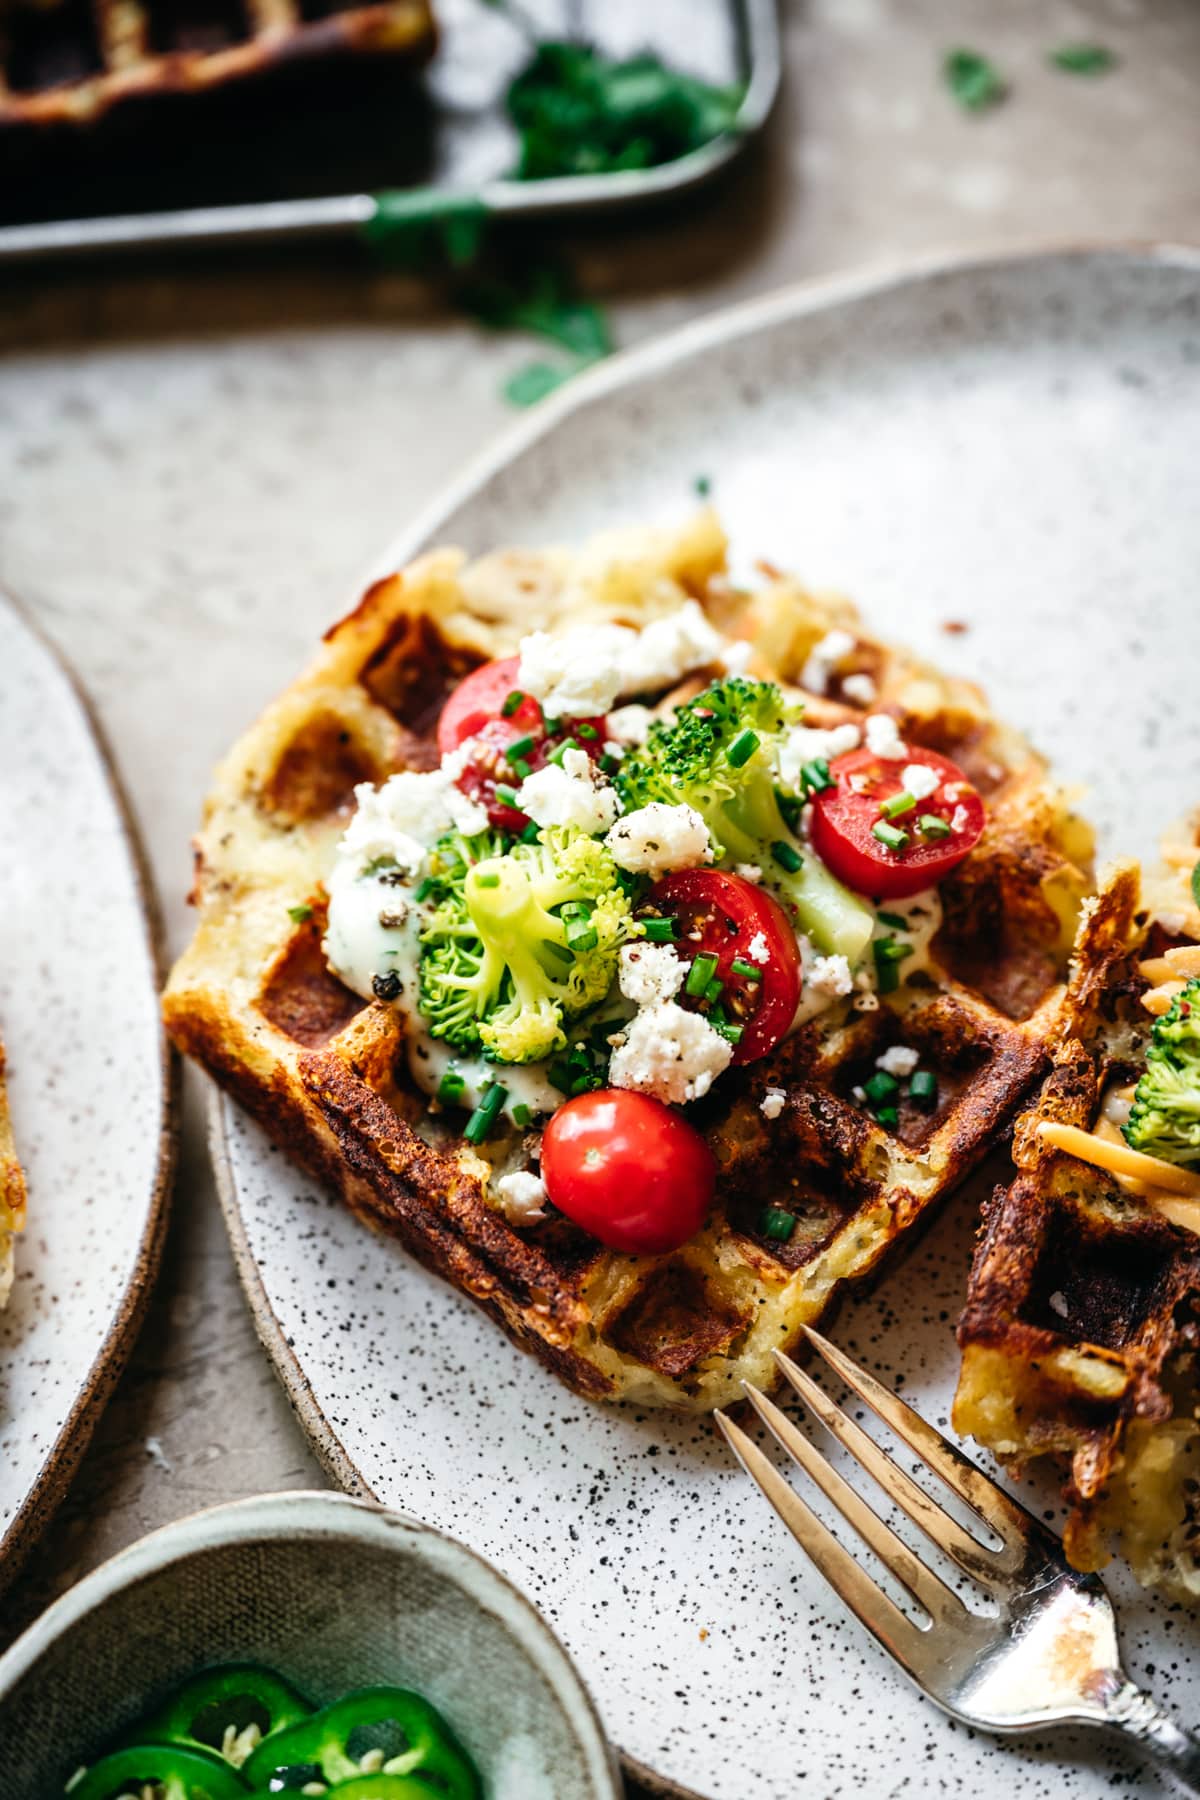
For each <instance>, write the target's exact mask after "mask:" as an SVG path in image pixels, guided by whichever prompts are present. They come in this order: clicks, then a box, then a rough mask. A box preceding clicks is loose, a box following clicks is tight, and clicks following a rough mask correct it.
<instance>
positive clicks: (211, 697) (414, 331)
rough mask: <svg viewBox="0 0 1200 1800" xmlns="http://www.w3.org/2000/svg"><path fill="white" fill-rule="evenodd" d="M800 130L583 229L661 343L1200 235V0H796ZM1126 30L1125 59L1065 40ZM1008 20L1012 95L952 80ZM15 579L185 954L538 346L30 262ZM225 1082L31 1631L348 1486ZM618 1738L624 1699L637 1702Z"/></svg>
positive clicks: (359, 281) (12, 321)
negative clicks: (227, 1177)
mask: <svg viewBox="0 0 1200 1800" xmlns="http://www.w3.org/2000/svg"><path fill="white" fill-rule="evenodd" d="M783 12H784V21H785V39H786V69H787V73H786V88H785V93H784V96H783V101H782V104H781V107H780V110H779V113H778V116H777V118H776V120H775V122H774V124H773V126H772V129H771V131H770V133H769V136H768V139H767V141H766V142H765V143H764V144H763V145H762V146H761V147H760V148H759V149H757V150H756V151H755V152H754V153H753V154H752V155H751V156H750V157H749V158H748V159H747V160H746V161H745V162H744V163H743V165H742V166H741V167H740V169H739V170H738V171H737V172H736V173H735V174H734V175H733V176H731V177H730V178H729V179H728V180H726V182H725V183H724V184H723V185H722V186H721V187H720V188H719V189H718V190H717V191H715V192H714V193H712V194H710V195H708V196H706V197H704V198H702V199H699V200H695V201H692V202H690V203H689V204H688V206H687V207H686V209H684V210H682V211H681V213H680V215H679V216H678V217H677V218H675V219H672V220H669V221H664V220H662V219H657V220H655V221H653V222H649V223H639V224H634V225H631V226H625V227H616V228H614V227H611V226H609V227H605V228H603V229H601V228H599V227H596V228H592V229H590V230H589V231H588V232H587V233H586V234H582V235H580V236H579V237H578V238H577V239H576V240H575V241H573V242H572V243H571V244H570V246H569V249H570V251H571V254H572V256H573V258H574V261H575V264H576V267H577V269H578V271H579V275H580V279H581V281H582V283H583V285H584V286H585V287H586V288H587V289H588V290H589V291H590V292H592V293H594V294H595V295H596V296H597V297H599V298H601V299H603V300H605V301H606V302H607V303H608V304H609V305H610V306H611V311H612V316H613V320H614V323H615V328H616V332H617V336H618V339H619V341H620V342H621V343H623V344H631V343H635V342H637V341H639V340H641V339H643V338H645V337H647V336H648V335H650V334H651V333H653V332H657V331H661V330H664V329H666V328H667V327H669V326H671V325H674V324H676V323H678V322H679V321H681V320H683V319H685V318H688V317H690V316H692V315H694V314H696V313H700V312H705V311H709V310H711V309H713V308H714V307H717V306H721V305H724V304H726V303H728V302H730V301H733V300H737V299H740V298H743V297H745V296H747V295H750V294H754V293H758V292H761V291H762V290H764V289H766V288H769V287H771V286H774V285H777V284H780V283H783V282H787V281H794V280H797V279H800V278H805V277H811V276H820V275H823V274H827V273H830V272H833V271H843V270H848V269H858V268H862V267H865V266H868V265H875V264H887V263H895V262H896V261H899V260H906V259H911V258H914V257H918V256H921V255H925V254H929V253H932V252H944V251H947V250H953V251H962V252H970V251H974V250H984V249H989V250H990V249H996V248H1002V247H1006V246H1013V245H1018V244H1019V245H1027V244H1030V243H1037V242H1043V243H1050V242H1061V241H1064V240H1065V241H1070V242H1081V241H1087V242H1107V243H1111V242H1120V241H1137V242H1147V241H1154V240H1170V241H1175V242H1197V241H1200V107H1198V106H1197V104H1196V94H1197V83H1198V82H1200V11H1198V10H1197V9H1196V8H1195V6H1194V5H1193V4H1192V0H1129V3H1128V4H1118V3H1117V0H1075V3H1074V4H1066V3H1062V4H1059V3H1057V0H1008V4H1007V5H1006V6H1005V7H1003V8H998V7H995V6H993V5H992V4H991V3H990V0H809V3H808V4H807V5H805V4H802V3H801V0H784V5H783ZM1080 40H1090V41H1096V42H1102V43H1104V44H1105V45H1107V46H1108V47H1110V48H1111V49H1112V50H1114V51H1115V52H1116V54H1117V57H1118V59H1119V60H1118V64H1117V67H1116V68H1115V69H1114V70H1113V71H1112V72H1111V73H1109V74H1107V75H1105V76H1103V77H1099V78H1095V79H1090V80H1089V79H1086V78H1084V77H1078V76H1077V77H1071V76H1068V75H1064V74H1060V73H1057V72H1056V71H1054V70H1052V69H1051V68H1050V67H1048V66H1047V63H1046V52H1047V50H1048V49H1050V48H1052V47H1053V46H1055V45H1057V44H1060V43H1062V42H1065V41H1072V42H1078V41H1080ZM956 44H966V45H971V46H973V47H976V48H979V49H984V50H987V51H988V52H989V53H990V54H992V55H993V56H994V58H995V59H996V61H997V62H998V63H999V64H1000V65H1001V66H1002V67H1003V69H1004V71H1005V73H1006V74H1007V76H1008V77H1009V79H1010V81H1011V93H1010V96H1009V98H1008V100H1007V101H1006V103H1005V104H1004V105H1003V106H1001V107H999V108H997V109H995V110H994V111H992V112H990V113H986V114H981V115H978V116H972V115H968V114H965V113H964V112H962V111H961V110H959V109H958V108H957V107H956V106H955V104H954V103H953V101H952V100H951V99H950V98H949V96H948V95H947V94H946V92H945V91H944V89H943V87H942V86H941V84H940V81H939V77H938V67H939V63H940V59H941V56H942V54H943V52H944V51H945V50H946V49H947V48H949V47H951V46H953V45H956ZM0 351H2V352H3V356H2V357H0V582H2V583H3V584H4V585H5V586H7V587H8V588H10V589H11V590H12V591H13V592H14V593H15V594H17V595H18V596H19V597H20V598H22V599H23V600H24V601H25V602H26V603H27V604H28V605H29V606H31V607H32V608H33V610H34V611H35V613H36V614H37V616H38V617H39V618H40V619H41V621H42V622H43V624H44V625H45V627H46V628H47V630H48V631H49V632H50V634H51V636H52V637H53V638H54V639H55V640H56V641H57V642H58V643H59V644H60V645H61V646H62V647H63V648H64V649H65V650H66V651H67V652H68V654H69V655H70V657H71V658H72V660H73V661H74V663H75V665H76V667H77V669H78V670H79V672H80V674H81V675H82V677H83V679H84V681H85V682H86V684H87V685H88V687H89V688H90V690H91V692H92V695H93V697H94V699H95V700H96V703H97V706H98V710H99V713H100V716H101V719H102V721H103V724H104V726H105V728H106V730H107V732H108V735H109V738H110V740H111V742H112V745H113V747H114V749H115V751H116V755H117V758H118V761H119V763H120V766H121V769H122V772H123V775H124V778H125V782H126V785H127V788H128V790H129V793H130V797H131V799H132V801H133V804H134V808H135V810H136V812H137V814H138V817H139V819H140V822H141V827H142V831H143V834H144V837H145V840H146V843H147V847H148V850H149V853H150V858H151V863H152V866H153V869H154V873H155V876H156V879H157V882H158V886H159V892H160V894H161V897H162V902H163V909H164V913H165V918H166V925H167V934H168V942H169V948H170V950H171V951H172V952H174V951H175V950H177V949H178V948H179V947H180V945H181V944H182V943H183V941H184V939H185V937H186V934H187V931H188V918H187V909H186V905H185V900H184V896H185V893H186V890H187V885H188V878H189V866H188V865H189V856H188V835H189V832H190V830H191V828H192V826H193V824H194V822H195V819H196V814H197V809H198V805H199V801H200V797H201V795H202V793H203V791H204V787H205V783H206V780H207V776H208V772H209V769H210V767H211V765H212V763H213V762H214V760H215V759H216V757H217V756H218V755H219V754H220V753H221V751H222V750H223V749H224V748H225V747H226V745H227V744H228V742H229V741H230V740H231V739H232V737H233V736H234V735H235V734H236V733H237V732H238V731H239V730H240V729H241V728H242V727H243V726H244V725H245V724H246V723H247V722H248V721H249V720H250V719H251V718H252V717H253V716H254V715H255V714H256V713H257V712H258V710H259V709H260V707H261V705H262V703H263V702H264V700H266V699H267V698H268V696H269V695H270V694H271V693H272V692H273V691H274V690H275V689H277V688H278V687H279V686H280V685H282V684H283V683H284V682H285V681H286V680H288V679H289V678H290V676H291V675H292V673H293V672H294V670H295V669H296V667H297V664H298V662H299V661H300V660H301V658H302V657H303V656H304V655H305V654H306V651H307V648H308V647H309V645H310V644H311V643H312V641H313V639H314V637H315V636H316V635H317V633H318V632H319V631H320V630H321V629H322V628H323V627H324V626H325V625H326V624H327V623H328V622H329V620H330V619H331V617H333V616H334V615H335V614H336V613H337V611H338V610H339V608H340V607H341V606H342V604H343V602H347V601H349V600H350V598H351V597H352V595H353V593H354V588H355V583H356V581H357V579H358V576H359V574H360V572H361V570H362V568H363V567H364V565H365V564H366V562H367V560H368V558H369V557H370V555H371V553H372V552H373V551H374V550H376V549H377V548H378V546H379V545H380V543H382V542H383V541H384V539H385V538H386V536H388V535H389V534H391V533H392V532H394V531H395V530H396V528H397V527H398V526H399V525H400V524H401V522H402V521H403V519H404V518H405V516H406V515H408V514H410V513H411V512H412V511H413V510H414V509H415V508H416V507H418V506H419V505H420V504H422V503H423V502H424V501H425V500H427V499H428V498H429V497H430V496H431V495H432V494H433V493H434V492H435V490H436V489H437V488H438V487H439V485H440V484H441V483H442V482H444V481H445V480H446V479H447V478H448V477H450V476H452V475H453V474H454V473H455V472H456V471H457V470H458V468H459V467H460V465H461V464H462V462H463V460H464V459H465V458H466V457H467V456H468V455H470V454H471V453H472V452H474V451H475V450H476V449H477V448H478V446H479V444H480V443H481V441H483V440H484V439H486V438H487V437H489V436H490V435H492V434H494V433H496V432H498V431H500V430H501V429H502V428H503V426H504V425H505V423H506V422H508V419H509V418H510V416H511V415H510V414H509V413H508V412H507V410H506V408H505V405H504V403H503V401H502V400H501V398H500V386H501V383H502V381H503V379H504V377H505V375H506V374H508V373H510V372H512V371H513V370H514V369H515V368H517V367H518V366H520V365H521V364H522V363H523V362H525V361H528V360H529V358H530V354H531V348H530V346H529V345H528V344H527V343H525V342H522V341H520V340H517V339H513V338H492V337H487V336H484V335H482V334H480V333H479V332H478V331H477V330H476V328H475V327H473V326H472V325H471V324H469V323H468V322H466V321H464V320H462V319H460V318H458V317H455V316H451V315H449V314H446V313H444V312H442V311H439V310H435V309H434V308H433V305H432V302H431V298H430V296H429V294H428V293H427V292H426V291H425V290H423V289H422V288H421V287H420V286H419V285H418V284H415V283H413V282H411V281H408V280H405V279H401V278H399V277H396V276H391V275H386V274H380V273H378V272H373V271H371V270H370V269H368V268H366V267H364V266H363V265H362V264H361V263H358V262H356V261H354V260H351V259H334V260H329V261H325V262H323V263H320V264H318V263H317V262H316V261H315V259H313V258H311V257H310V258H307V259H306V258H298V257H289V258H287V259H282V258H280V257H278V256H276V257H274V258H270V259H265V258H260V259H256V260H253V261H243V262H241V263H239V264H237V265H226V266H224V267H222V266H219V265H216V264H213V263H196V264H195V265H193V266H191V267H188V268H176V269H173V270H171V271H170V272H164V271H163V270H162V268H161V267H151V268H148V269H143V270H132V269H125V270H120V271H118V270H110V271H108V272H96V271H83V270H75V271H71V272H67V273H60V274H57V275H55V276H49V275H43V276H35V275H32V274H29V275H22V276H21V277H20V278H13V279H10V280H8V281H7V282H6V284H5V286H4V288H3V290H2V291H0ZM199 1102H200V1082H199V1080H198V1079H197V1078H195V1077H194V1076H192V1075H191V1073H190V1072H189V1075H188V1079H187V1081H186V1084H185V1111H184V1131H183V1144H182V1152H181V1160H180V1170H179V1178H178V1182H177V1187H176V1193H175V1203H174V1217H173V1221H172V1225H171V1230H170V1237H169V1241H168V1246H167V1253H166V1260H165V1264H164V1267H163V1271H162V1277H161V1280H160V1282H159V1284H158V1288H157V1291H156V1293H155V1295H154V1298H153V1301H152V1303H151V1306H150V1312H149V1316H148V1319H147V1323H146V1325H145V1328H144V1329H143V1331H142V1334H141V1338H140V1340H139V1342H138V1344H137V1347H136V1349H135V1351H134V1354H133V1357H132V1360H131V1363H130V1366H129V1368H128V1370H127V1371H126V1373H125V1375H124V1377H123V1379H122V1381H121V1383H120V1385H119V1387H118V1390H117V1393H116V1396H115V1398H114V1399H113V1401H112V1403H111V1404H110V1406H109V1408H108V1411H107V1413H106V1415H105V1417H104V1419H103V1420H102V1422H101V1424H100V1426H99V1428H98V1430H97V1432H96V1436H95V1439H94V1441H93V1444H92V1447H91V1449H90V1451H89V1452H88V1454H87V1456H86V1458H85V1459H84V1462H83V1465H82V1468H81V1470H80V1473H79V1475H78V1477H77V1479H76V1481H75V1485H74V1487H73V1489H72V1491H71V1494H70V1496H69V1498H68V1499H67V1501H66V1503H65V1504H64V1506H63V1507H62V1509H61V1511H60V1513H59V1514H58V1516H57V1518H56V1519H55V1520H54V1522H53V1523H52V1524H51V1526H50V1528H49V1530H48V1532H47V1534H46V1536H45V1538H44V1539H43V1541H42V1543H41V1545H40V1546H39V1547H38V1548H37V1550H36V1551H35V1552H34V1554H33V1556H32V1558H31V1560H30V1562H29V1564H28V1566H27V1567H26V1569H25V1571H24V1573H23V1575H22V1576H21V1577H20V1578H19V1579H18V1581H17V1582H16V1584H15V1586H14V1587H13V1589H12V1590H10V1592H9V1594H8V1596H7V1597H6V1599H5V1602H4V1609H3V1617H2V1618H0V1645H3V1643H5V1642H7V1640H8V1639H9V1638H10V1637H11V1636H12V1635H13V1634H15V1632H16V1631H17V1630H18V1629H20V1628H21V1627H22V1626H23V1625H24V1624H25V1623H27V1622H28V1621H29V1620H30V1619H31V1618H32V1617H33V1616H34V1615H35V1614H36V1613H37V1612H38V1611H39V1610H40V1609H41V1608H42V1607H44V1606H45V1605H46V1604H47V1603H48V1601H49V1600H50V1599H52V1598H53V1597H54V1595H56V1594H57V1593H59V1592H61V1591H62V1590H63V1589H64V1588H65V1587H67V1586H68V1585H69V1584H70V1583H72V1582H73V1581H75V1580H77V1579H78V1578H79V1576H81V1575H82V1574H84V1573H85V1572H86V1571H87V1570H88V1569H90V1568H92V1567H93V1566H94V1565H95V1564H96V1563H97V1562H99V1561H100V1560H101V1559H102V1558H104V1557H105V1556H108V1555H109V1554H111V1553H112V1552H113V1551H115V1550H118V1549H120V1548H121V1547H122V1546H123V1545H125V1544H127V1543H129V1542H130V1541H131V1540H132V1539H134V1538H136V1537H138V1536H140V1535H141V1534H142V1533H144V1532H145V1531H147V1530H149V1529H151V1528H152V1527H154V1526H156V1525H160V1524H163V1523H165V1522H166V1521H168V1520H170V1519H173V1518H176V1517H178V1516H179V1515H181V1514H183V1513H186V1512H189V1511H192V1510H193V1509H195V1508H197V1507H201V1506H207V1505H211V1504H214V1503H216V1502H218V1501H222V1500H229V1499H234V1498H236V1497H238V1496H241V1495H245V1494H251V1493H256V1492H259V1491H262V1490H265V1489H272V1488H286V1487H303V1486H318V1485H324V1479H325V1478H324V1476H323V1475H322V1473H321V1471H320V1469H319V1467H318V1465H317V1463H316V1462H315V1460H314V1458H313V1456H312V1453H311V1452H310V1450H309V1448H308V1446H307V1444H306V1442H305V1439H304V1437H303V1435H302V1433H301V1431H300V1429H299V1427H298V1425H297V1424H296V1422H295V1420H294V1419H293V1418H292V1416H291V1414H290V1412H289V1409H288V1406H287V1402H286V1400H285V1399H284V1396H283V1394H282V1391H281V1390H280V1389H279V1388H278V1386H277V1385H276V1382H275V1378H274V1376H273V1374H272V1373H271V1370H270V1368H269V1366H268V1364H267V1361H266V1358H265V1356H264V1354H263V1352H262V1351H261V1349H260V1347H259V1345H258V1342H257V1340H256V1338H255V1335H254V1330H253V1327H252V1325H251V1321H250V1315H249V1313H248V1311H247V1309H246V1307H245V1305H244V1303H243V1300H242V1297H241V1293H240V1290H239V1289H238V1286H237V1283H236V1280H235V1277H234V1271H233V1264H232V1260H231V1258H230V1254H229V1250H228V1247H227V1245H226V1242H225V1237H224V1232H223V1229H222V1225H221V1221H220V1217H219V1214H218V1210H217V1204H216V1199H215V1195H214V1191H213V1184H212V1178H211V1175H210V1172H209V1169H208V1165H207V1161H206V1156H205V1149H204V1142H203V1133H202V1127H201V1117H200V1113H201V1108H200V1104H199ZM608 1723H609V1726H610V1728H611V1729H612V1730H613V1732H614V1735H615V1736H616V1737H617V1738H618V1739H619V1737H620V1721H619V1720H609V1721H608Z"/></svg>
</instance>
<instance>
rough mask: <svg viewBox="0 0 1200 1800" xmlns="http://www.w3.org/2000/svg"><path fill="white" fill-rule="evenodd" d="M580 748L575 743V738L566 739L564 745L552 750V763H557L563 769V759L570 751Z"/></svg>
mask: <svg viewBox="0 0 1200 1800" xmlns="http://www.w3.org/2000/svg"><path fill="white" fill-rule="evenodd" d="M578 748H579V745H578V744H577V743H576V742H575V739H574V738H573V737H569V738H564V739H563V741H562V743H561V744H559V745H558V747H557V749H555V750H552V751H551V752H550V761H551V762H552V763H557V764H558V766H559V768H560V769H561V768H562V766H563V757H564V756H565V755H566V754H567V751H568V750H578Z"/></svg>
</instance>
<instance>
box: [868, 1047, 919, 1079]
mask: <svg viewBox="0 0 1200 1800" xmlns="http://www.w3.org/2000/svg"><path fill="white" fill-rule="evenodd" d="M920 1060H921V1055H920V1052H919V1051H917V1050H910V1049H909V1047H908V1045H907V1044H891V1045H889V1047H888V1048H887V1049H886V1050H885V1051H884V1053H883V1055H882V1056H877V1057H876V1058H875V1067H876V1068H877V1069H882V1070H883V1072H884V1074H885V1075H897V1076H899V1077H900V1079H901V1080H903V1079H904V1078H905V1077H906V1076H908V1075H911V1074H912V1072H913V1070H914V1069H915V1068H916V1066H917V1064H918V1063H919V1062H920Z"/></svg>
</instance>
